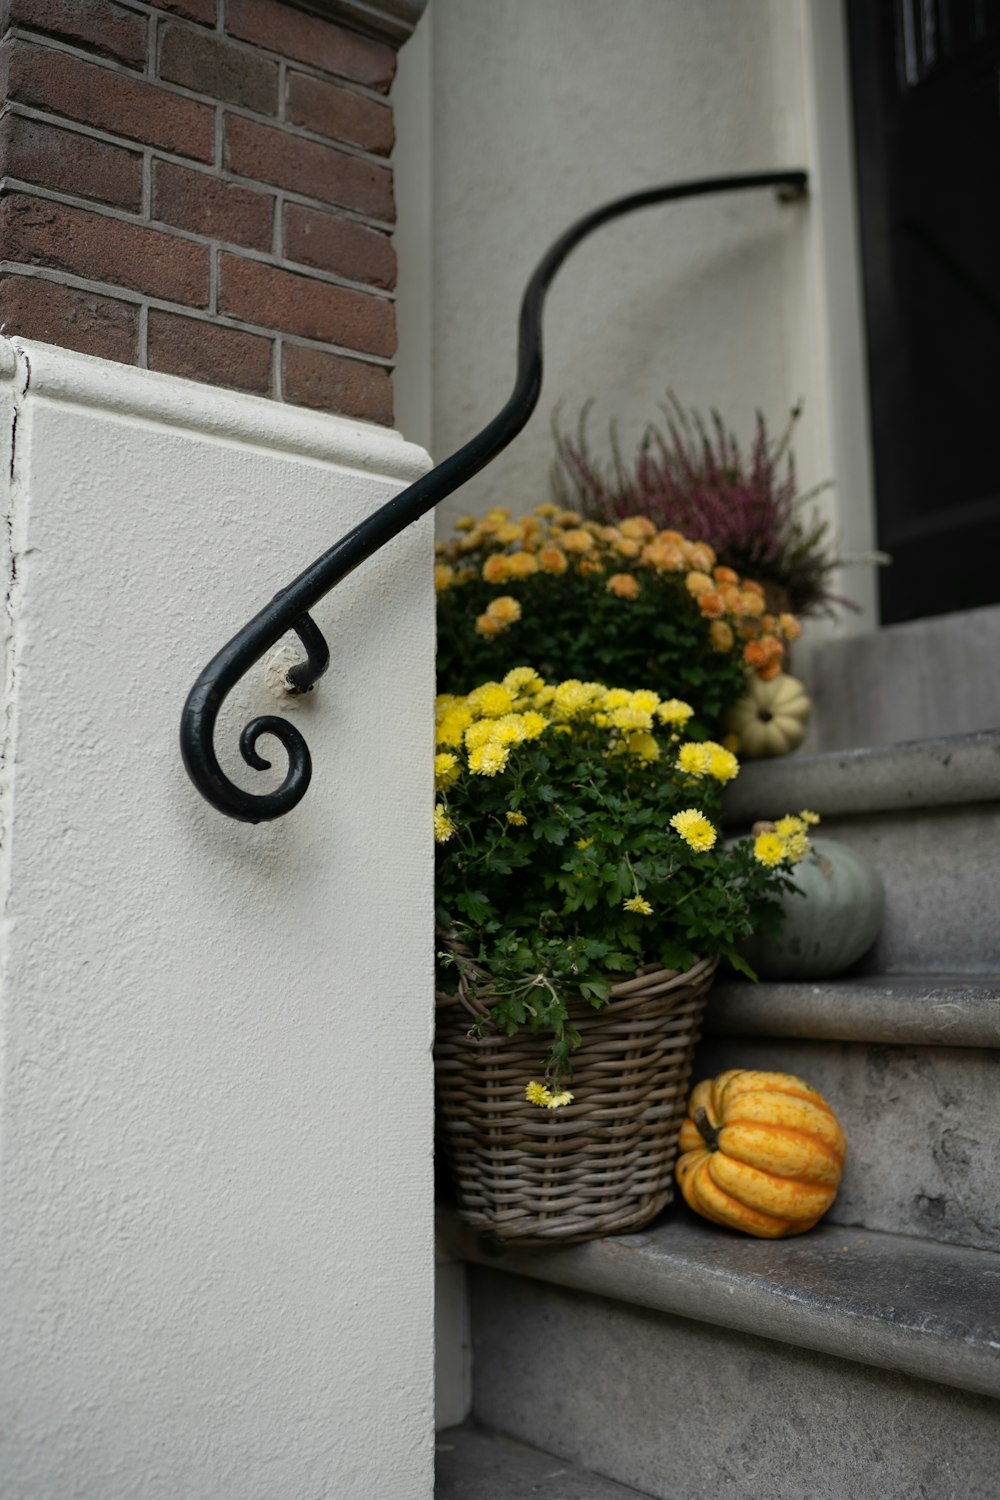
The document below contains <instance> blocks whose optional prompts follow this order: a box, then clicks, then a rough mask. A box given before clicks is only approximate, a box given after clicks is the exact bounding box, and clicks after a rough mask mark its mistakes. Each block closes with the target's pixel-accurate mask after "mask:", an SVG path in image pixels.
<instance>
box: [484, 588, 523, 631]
mask: <svg viewBox="0 0 1000 1500" xmlns="http://www.w3.org/2000/svg"><path fill="white" fill-rule="evenodd" d="M486 613H487V614H488V615H489V617H490V619H491V620H499V622H500V624H501V625H513V624H515V623H516V622H517V621H518V620H519V619H520V618H521V606H520V604H519V603H518V602H517V600H516V599H514V598H512V597H511V595H510V594H501V595H500V597H499V599H491V600H490V602H489V604H487V606H486Z"/></svg>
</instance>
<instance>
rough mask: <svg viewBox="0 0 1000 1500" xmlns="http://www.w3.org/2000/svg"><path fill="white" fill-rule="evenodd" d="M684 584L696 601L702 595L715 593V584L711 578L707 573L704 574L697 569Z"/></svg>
mask: <svg viewBox="0 0 1000 1500" xmlns="http://www.w3.org/2000/svg"><path fill="white" fill-rule="evenodd" d="M684 583H685V586H686V587H687V591H688V593H689V594H693V595H694V597H695V598H696V599H698V598H700V597H701V595H702V594H714V593H715V584H714V583H713V582H712V580H711V578H709V576H708V574H707V573H702V572H701V571H700V570H699V569H697V568H696V569H695V570H694V571H693V572H691V573H689V574H688V576H687V578H686V579H685V580H684Z"/></svg>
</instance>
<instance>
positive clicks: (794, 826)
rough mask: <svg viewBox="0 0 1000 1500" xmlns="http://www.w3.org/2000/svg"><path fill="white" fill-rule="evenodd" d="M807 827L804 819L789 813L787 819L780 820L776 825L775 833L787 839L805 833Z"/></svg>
mask: <svg viewBox="0 0 1000 1500" xmlns="http://www.w3.org/2000/svg"><path fill="white" fill-rule="evenodd" d="M805 826H806V825H805V822H804V821H803V819H802V818H797V817H795V815H794V814H793V813H789V814H788V815H787V816H786V817H784V818H779V819H778V821H777V823H775V825H774V831H775V833H780V834H781V837H782V838H783V839H787V838H790V837H791V836H792V834H793V833H804V832H805Z"/></svg>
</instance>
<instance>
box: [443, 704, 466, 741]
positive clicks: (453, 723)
mask: <svg viewBox="0 0 1000 1500" xmlns="http://www.w3.org/2000/svg"><path fill="white" fill-rule="evenodd" d="M471 723H472V714H471V713H470V712H469V710H468V709H467V708H452V709H449V710H448V711H447V712H446V713H445V714H443V715H442V717H441V722H440V723H439V724H438V727H437V735H436V739H437V743H438V744H439V745H455V746H456V747H457V746H458V745H461V743H462V740H463V738H464V736H465V731H466V730H467V729H468V727H469V725H470V724H471Z"/></svg>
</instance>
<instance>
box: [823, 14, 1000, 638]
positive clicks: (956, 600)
mask: <svg viewBox="0 0 1000 1500" xmlns="http://www.w3.org/2000/svg"><path fill="white" fill-rule="evenodd" d="M847 15H848V26H849V35H850V50H851V75H852V87H853V96H854V120H855V143H856V150H857V164H858V182H859V190H860V207H861V232H862V261H863V270H864V287H865V308H866V317H867V328H868V362H869V378H870V388H871V406H872V430H873V436H874V447H875V490H876V505H877V514H878V533H879V546H880V547H882V548H884V549H885V551H887V552H890V553H891V554H892V557H893V564H892V566H891V567H888V568H884V569H881V570H880V579H879V583H880V588H881V602H882V619H883V621H884V622H886V623H891V622H893V621H899V620H910V619H914V618H917V617H920V616H924V615H935V614H943V613H945V612H947V611H949V610H957V609H971V608H974V607H975V606H977V605H982V604H995V603H997V602H1000V0H847Z"/></svg>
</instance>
